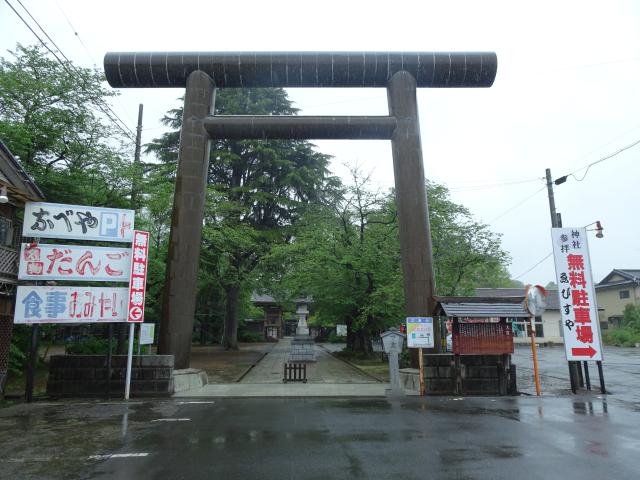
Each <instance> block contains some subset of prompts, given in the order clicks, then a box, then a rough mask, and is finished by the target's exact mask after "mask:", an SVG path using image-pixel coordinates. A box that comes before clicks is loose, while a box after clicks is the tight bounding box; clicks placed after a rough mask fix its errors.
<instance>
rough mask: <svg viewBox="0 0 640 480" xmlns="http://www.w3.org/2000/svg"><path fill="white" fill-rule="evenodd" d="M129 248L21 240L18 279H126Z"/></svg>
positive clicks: (128, 272) (103, 280)
mask: <svg viewBox="0 0 640 480" xmlns="http://www.w3.org/2000/svg"><path fill="white" fill-rule="evenodd" d="M130 272H131V249H129V248H112V247H94V246H88V247H85V246H80V245H51V244H44V243H40V244H38V243H23V244H22V248H21V250H20V266H19V269H18V279H20V280H81V281H97V282H128V281H129V274H130Z"/></svg>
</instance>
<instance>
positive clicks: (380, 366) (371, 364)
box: [334, 350, 389, 382]
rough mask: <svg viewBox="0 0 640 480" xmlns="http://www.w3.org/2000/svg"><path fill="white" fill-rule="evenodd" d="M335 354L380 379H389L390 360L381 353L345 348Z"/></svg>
mask: <svg viewBox="0 0 640 480" xmlns="http://www.w3.org/2000/svg"><path fill="white" fill-rule="evenodd" d="M334 355H336V356H337V357H338V358H341V359H343V360H346V361H348V362H349V363H351V364H352V365H354V366H355V367H357V368H358V369H360V370H362V371H363V372H365V373H368V374H369V375H372V376H374V377H376V378H377V379H379V380H382V381H385V382H386V381H388V379H389V362H388V361H387V360H384V359H383V358H382V355H381V354H379V353H373V354H365V353H362V352H351V351H349V350H343V351H342V352H336V353H335V354H334Z"/></svg>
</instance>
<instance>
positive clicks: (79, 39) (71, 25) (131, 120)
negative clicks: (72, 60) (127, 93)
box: [23, 1, 134, 128]
mask: <svg viewBox="0 0 640 480" xmlns="http://www.w3.org/2000/svg"><path fill="white" fill-rule="evenodd" d="M56 6H57V7H58V10H60V13H61V14H62V16H63V17H64V19H65V20H66V21H67V24H68V25H69V28H71V31H72V32H73V35H74V36H75V37H76V38H77V39H78V41H79V42H80V45H82V48H84V51H85V52H86V53H87V56H88V57H89V60H91V62H92V63H93V68H97V62H96V59H95V58H93V55H92V54H91V51H89V48H88V47H87V46H86V45H85V44H84V42H83V41H82V38H80V34H79V33H78V31H77V30H76V28H75V27H74V26H73V24H72V23H71V20H69V17H68V16H67V14H66V13H65V12H64V10H63V9H62V7H61V6H60V3H58V2H57V1H56ZM23 8H24V7H23ZM115 101H116V102H118V105H120V107H121V108H122V111H123V112H124V115H125V116H126V117H127V120H128V121H129V124H132V123H134V120H133V119H132V118H131V115H129V111H128V110H127V108H126V107H125V106H124V104H123V103H122V102H121V101H120V97H115ZM112 111H113V110H112ZM125 126H126V125H125ZM127 128H129V127H127Z"/></svg>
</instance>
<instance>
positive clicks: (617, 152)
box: [569, 140, 640, 182]
mask: <svg viewBox="0 0 640 480" xmlns="http://www.w3.org/2000/svg"><path fill="white" fill-rule="evenodd" d="M638 144H640V140H636V141H635V142H633V143H630V144H629V145H626V146H624V147H622V148H620V149H618V150H616V151H615V152H613V153H610V154H609V155H606V156H604V157H602V158H600V159H598V160H596V161H595V162H591V163H590V164H589V165H587V166H586V167H580V168H578V169H577V170H574V171H573V172H571V173H570V174H569V175H571V176H572V177H573V178H575V179H576V181H578V182H581V181H583V180H584V179H585V177H586V176H587V173H589V169H590V168H591V167H593V166H594V165H596V164H598V163H600V162H604V161H605V160H609V159H610V158H613V157H615V156H616V155H618V154H619V153H622V152H624V151H625V150H629V149H630V148H632V147H635V146H636V145H638ZM583 168H586V170H585V172H584V175H583V176H582V178H578V177H576V176H575V175H574V174H575V173H576V172H579V171H580V170H582V169H583Z"/></svg>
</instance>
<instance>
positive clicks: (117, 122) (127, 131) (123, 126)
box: [4, 0, 136, 142]
mask: <svg viewBox="0 0 640 480" xmlns="http://www.w3.org/2000/svg"><path fill="white" fill-rule="evenodd" d="M4 1H5V3H6V4H7V5H9V8H11V10H13V12H14V13H15V14H16V15H17V16H18V18H19V19H20V20H21V21H22V23H24V24H25V26H26V27H27V28H28V29H29V30H30V31H31V33H33V35H34V36H35V37H36V38H37V39H38V41H39V42H40V43H41V44H42V46H43V47H44V48H45V49H47V51H48V52H49V53H51V55H53V57H54V58H55V59H56V61H57V62H58V63H59V64H60V65H61V66H62V67H63V68H64V69H65V70H66V71H67V72H68V73H69V74H71V75H74V73H76V74H77V73H79V72H78V71H77V69H76V67H75V66H73V64H72V63H71V61H70V60H69V59H68V58H67V57H66V56H65V55H64V53H63V52H62V50H60V47H58V46H57V45H56V43H55V42H54V41H53V39H52V38H51V37H50V36H49V35H48V34H47V32H46V31H45V30H44V29H43V28H42V26H40V24H39V23H38V22H37V20H36V19H35V18H34V17H33V15H31V13H30V12H29V10H27V8H26V7H25V6H24V5H23V4H22V2H21V1H20V0H18V3H19V4H20V6H21V7H22V8H23V9H24V10H25V12H27V14H28V15H29V17H31V19H32V20H33V21H34V22H35V23H36V25H38V28H40V30H41V31H42V32H43V33H44V35H45V36H46V37H47V38H48V39H49V40H50V41H51V43H52V44H53V45H54V46H55V48H56V49H58V52H59V53H60V55H62V57H64V59H65V60H66V61H67V63H68V65H67V64H65V62H64V61H63V60H62V59H60V57H59V56H58V55H57V54H56V52H54V51H53V50H52V49H51V48H50V47H49V46H48V45H47V43H46V42H45V41H44V40H43V39H42V38H41V37H40V35H38V34H37V33H36V31H35V30H34V29H33V28H31V25H29V23H28V22H27V21H26V20H25V19H24V18H23V17H22V15H20V13H19V12H18V11H17V10H16V9H15V8H14V7H13V5H12V4H11V3H9V0H4ZM69 66H70V67H71V69H73V70H70V68H69ZM98 102H101V103H102V105H101V104H100V103H97V104H96V106H97V107H98V108H99V109H100V111H102V113H104V114H105V115H106V116H107V118H109V120H111V122H112V123H113V124H114V125H115V126H116V127H117V128H118V129H119V130H120V131H121V132H122V133H123V134H124V135H125V136H126V137H128V138H129V139H130V140H132V141H133V142H135V138H136V137H135V134H134V133H133V131H132V130H131V129H130V128H129V127H127V125H126V124H125V123H124V122H123V121H122V119H121V118H120V117H119V116H118V115H117V114H116V113H115V112H114V111H113V110H112V109H111V107H109V105H108V104H107V103H106V102H104V100H101V99H100V100H98ZM103 105H104V106H103ZM105 107H106V108H105ZM109 112H111V113H109ZM113 117H116V118H117V120H116V119H114V118H113Z"/></svg>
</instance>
